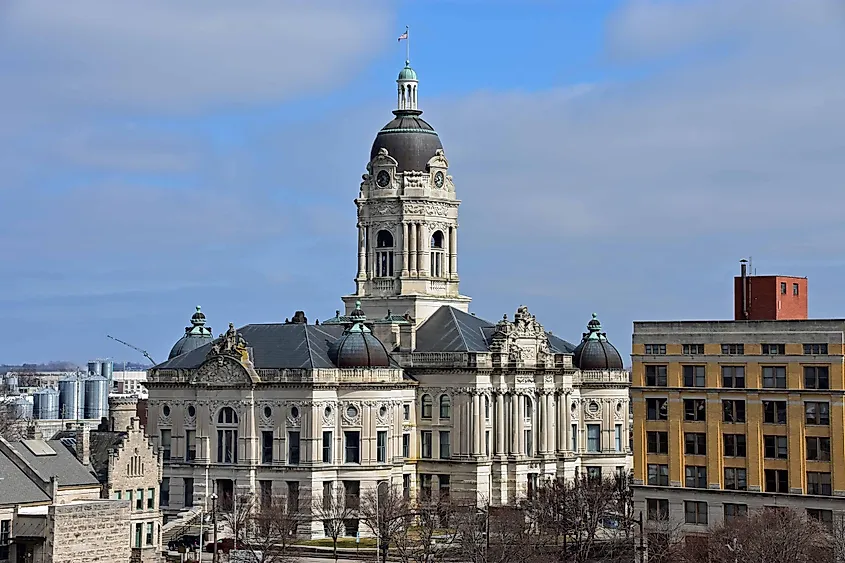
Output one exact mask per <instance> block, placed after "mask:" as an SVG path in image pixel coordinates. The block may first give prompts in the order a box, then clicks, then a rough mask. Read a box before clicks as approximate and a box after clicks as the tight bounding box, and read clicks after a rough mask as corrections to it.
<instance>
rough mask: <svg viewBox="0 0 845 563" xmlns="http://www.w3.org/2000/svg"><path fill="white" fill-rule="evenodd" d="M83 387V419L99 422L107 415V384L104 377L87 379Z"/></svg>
mask: <svg viewBox="0 0 845 563" xmlns="http://www.w3.org/2000/svg"><path fill="white" fill-rule="evenodd" d="M84 385H85V418H87V419H89V420H90V419H96V420H99V419H101V418H103V417H108V415H109V382H108V380H107V379H106V378H104V377H89V378H88V379H86V380H84Z"/></svg>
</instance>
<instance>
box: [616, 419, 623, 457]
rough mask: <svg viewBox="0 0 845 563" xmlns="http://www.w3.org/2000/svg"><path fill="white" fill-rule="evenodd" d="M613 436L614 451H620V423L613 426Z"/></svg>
mask: <svg viewBox="0 0 845 563" xmlns="http://www.w3.org/2000/svg"><path fill="white" fill-rule="evenodd" d="M614 438H615V439H616V451H617V452H621V451H622V425H621V424H617V425H616V427H615V428H614Z"/></svg>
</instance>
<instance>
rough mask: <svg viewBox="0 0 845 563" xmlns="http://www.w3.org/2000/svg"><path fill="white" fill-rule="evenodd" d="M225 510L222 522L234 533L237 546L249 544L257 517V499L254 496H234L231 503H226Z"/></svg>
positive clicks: (221, 517) (221, 515) (221, 516)
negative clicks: (254, 520)
mask: <svg viewBox="0 0 845 563" xmlns="http://www.w3.org/2000/svg"><path fill="white" fill-rule="evenodd" d="M225 509H226V510H225V511H224V512H222V513H221V514H220V520H221V522H223V524H224V525H225V526H226V527H228V528H229V529H230V530H231V531H232V537H233V538H235V540H236V541H235V545H236V546H237V545H238V544H246V543H248V540H249V537H250V535H251V534H250V528H251V525H252V521H253V517H254V516H255V514H254V513H255V509H256V506H255V498H254V497H253V496H252V495H237V496H234V497H232V502H231V503H226V505H225Z"/></svg>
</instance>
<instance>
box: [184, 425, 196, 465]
mask: <svg viewBox="0 0 845 563" xmlns="http://www.w3.org/2000/svg"><path fill="white" fill-rule="evenodd" d="M196 459H197V431H196V430H186V431H185V461H195V460H196Z"/></svg>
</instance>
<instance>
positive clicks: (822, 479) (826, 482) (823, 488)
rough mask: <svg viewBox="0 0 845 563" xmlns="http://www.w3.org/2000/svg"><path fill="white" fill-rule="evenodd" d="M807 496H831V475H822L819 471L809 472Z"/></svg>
mask: <svg viewBox="0 0 845 563" xmlns="http://www.w3.org/2000/svg"><path fill="white" fill-rule="evenodd" d="M807 494H808V495H825V496H830V495H831V494H833V493H832V490H831V486H830V473H821V472H819V471H808V472H807Z"/></svg>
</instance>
